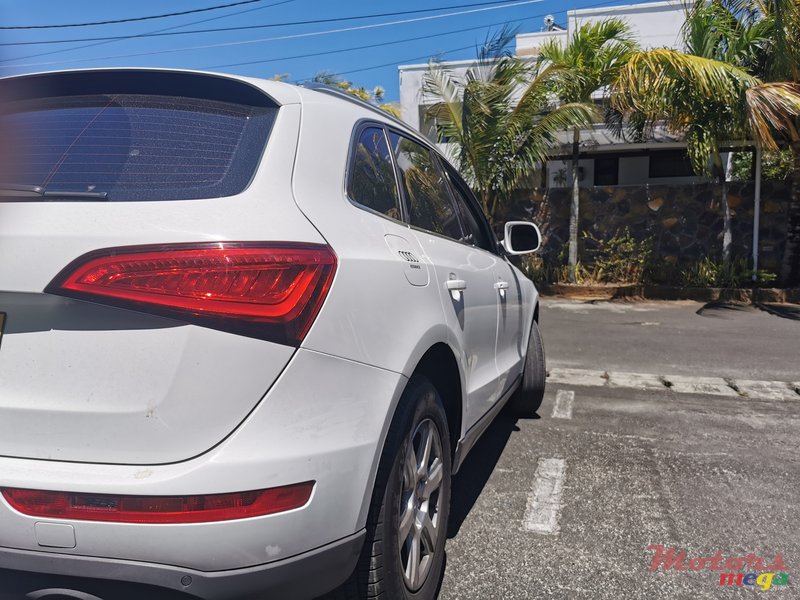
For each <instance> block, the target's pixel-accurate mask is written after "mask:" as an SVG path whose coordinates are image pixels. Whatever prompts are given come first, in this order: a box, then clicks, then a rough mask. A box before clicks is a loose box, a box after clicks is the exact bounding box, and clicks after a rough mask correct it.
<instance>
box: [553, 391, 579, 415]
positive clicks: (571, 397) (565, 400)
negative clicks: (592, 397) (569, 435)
mask: <svg viewBox="0 0 800 600" xmlns="http://www.w3.org/2000/svg"><path fill="white" fill-rule="evenodd" d="M574 401H575V392H571V391H569V390H558V391H557V392H556V403H555V406H553V414H552V415H551V416H552V418H553V419H571V418H572V403H573V402H574Z"/></svg>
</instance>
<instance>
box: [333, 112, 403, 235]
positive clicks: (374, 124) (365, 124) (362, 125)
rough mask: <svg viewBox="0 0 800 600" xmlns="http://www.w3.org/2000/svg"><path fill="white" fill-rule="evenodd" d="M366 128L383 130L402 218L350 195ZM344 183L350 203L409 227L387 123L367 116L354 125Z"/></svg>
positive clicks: (345, 195)
mask: <svg viewBox="0 0 800 600" xmlns="http://www.w3.org/2000/svg"><path fill="white" fill-rule="evenodd" d="M365 129H380V130H381V131H382V132H383V139H384V141H385V142H386V147H387V148H388V149H389V160H390V161H391V163H392V171H393V173H394V186H395V189H396V190H397V200H398V202H399V207H400V220H397V219H393V218H392V217H390V216H389V215H387V214H386V213H382V212H380V211H377V210H375V209H374V208H371V207H369V206H367V205H366V204H361V203H360V202H358V201H357V200H355V199H354V198H353V197H352V196H351V195H350V189H349V188H350V179H351V178H352V176H353V165H354V162H355V157H356V148H357V147H358V140H359V139H361V134H362V133H363V132H364V130H365ZM343 183H344V190H343V193H344V197H345V198H346V199H347V201H348V202H349V203H350V204H352V205H353V206H355V207H356V208H358V209H361V210H364V211H366V212H368V213H371V214H373V215H376V216H378V217H382V218H384V219H386V220H387V221H391V222H392V223H399V224H401V225H405V226H406V227H409V224H408V214H407V209H406V205H405V202H404V201H403V193H402V190H401V189H400V180H399V179H398V178H397V165H396V164H395V158H394V152H392V145H391V144H390V143H389V135H388V134H387V132H386V125H385V124H384V123H381V122H380V121H374V120H372V119H366V118H365V119H359V120H358V121H356V122H355V125H353V132H352V133H351V135H350V144H349V146H348V148H347V165H346V167H345V172H344V182H343Z"/></svg>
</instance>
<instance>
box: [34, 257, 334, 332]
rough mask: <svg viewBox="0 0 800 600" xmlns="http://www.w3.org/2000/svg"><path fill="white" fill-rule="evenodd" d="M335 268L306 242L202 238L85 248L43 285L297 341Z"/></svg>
mask: <svg viewBox="0 0 800 600" xmlns="http://www.w3.org/2000/svg"><path fill="white" fill-rule="evenodd" d="M335 271H336V255H335V254H334V253H333V251H332V250H331V249H330V248H329V247H327V246H319V245H311V244H289V243H287V244H276V245H270V244H250V243H247V244H245V243H224V244H223V243H203V244H192V245H169V246H157V247H154V246H140V247H127V248H111V249H106V250H100V251H97V252H92V253H89V254H86V255H84V256H82V257H80V258H79V259H77V260H76V261H74V262H73V263H72V264H70V265H69V266H68V267H67V268H66V269H64V271H62V273H61V274H59V276H58V277H56V279H55V280H54V281H53V282H52V283H51V284H50V285H49V286H48V287H47V289H46V290H45V291H47V292H49V293H53V294H60V295H65V296H71V297H75V298H80V299H85V300H92V301H95V302H103V303H106V304H113V305H117V306H122V307H124V308H137V309H140V310H145V311H148V312H161V313H164V314H166V315H168V316H173V317H174V316H177V317H179V318H181V317H182V318H186V317H193V318H194V319H190V320H198V321H200V322H201V324H206V325H208V326H211V327H216V328H217V329H224V330H226V331H235V332H237V333H243V334H244V335H251V336H252V337H260V338H264V339H273V340H275V341H279V342H282V343H299V342H300V341H302V339H303V338H304V337H305V334H306V333H307V332H308V330H309V329H310V327H311V324H312V323H313V322H314V319H315V317H316V316H317V313H318V312H319V309H320V308H321V306H322V303H323V301H324V300H325V296H326V295H327V293H328V290H329V289H330V286H331V282H332V281H333V275H334V273H335Z"/></svg>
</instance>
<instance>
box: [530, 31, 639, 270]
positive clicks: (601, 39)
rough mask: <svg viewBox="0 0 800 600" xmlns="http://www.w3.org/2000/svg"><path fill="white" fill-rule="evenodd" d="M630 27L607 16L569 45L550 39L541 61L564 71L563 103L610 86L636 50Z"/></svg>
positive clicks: (575, 189) (576, 192) (575, 159)
mask: <svg viewBox="0 0 800 600" xmlns="http://www.w3.org/2000/svg"><path fill="white" fill-rule="evenodd" d="M636 47H637V44H636V42H635V41H634V39H633V34H632V33H631V29H630V27H629V26H628V25H627V23H625V21H622V20H621V19H605V20H603V21H599V22H596V23H586V24H584V25H581V26H580V27H578V28H577V29H576V30H575V32H574V33H573V34H572V37H571V38H570V39H569V41H568V42H567V44H566V45H562V44H561V42H560V41H559V40H555V39H552V40H549V41H548V42H546V43H545V44H544V45H543V46H542V48H541V50H540V51H539V62H540V64H549V65H552V66H555V67H557V68H558V69H560V70H561V72H560V76H559V77H558V81H557V82H556V86H555V88H554V89H555V91H556V93H557V94H558V96H559V98H560V100H561V102H563V103H567V104H570V103H591V102H592V98H593V95H594V94H595V92H597V91H600V90H604V89H605V88H607V87H608V86H609V85H610V84H611V83H612V82H613V81H614V80H615V79H616V77H617V74H618V73H619V70H620V69H621V68H622V66H623V65H624V64H625V62H626V61H627V60H628V57H629V56H630V54H631V53H632V52H633V51H634V50H635V49H636ZM580 139H581V127H580V126H577V125H576V126H573V127H572V204H571V208H570V217H569V278H570V281H571V282H572V283H575V282H576V272H575V271H576V267H577V264H578V225H579V217H580V214H579V211H580V182H579V177H578V174H579V169H578V164H579V159H580Z"/></svg>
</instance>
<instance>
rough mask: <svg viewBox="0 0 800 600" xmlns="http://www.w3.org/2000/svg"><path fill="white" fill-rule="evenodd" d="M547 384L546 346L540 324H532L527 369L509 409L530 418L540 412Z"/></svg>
mask: <svg viewBox="0 0 800 600" xmlns="http://www.w3.org/2000/svg"><path fill="white" fill-rule="evenodd" d="M546 383H547V368H546V362H545V353H544V344H543V343H542V335H541V333H540V332H539V324H538V323H537V322H536V321H533V322H532V323H531V333H530V336H529V337H528V349H527V352H526V354H525V367H524V370H523V372H522V381H521V382H520V385H519V388H517V391H516V392H514V395H513V396H512V397H511V398H510V399H509V401H508V409H509V411H510V412H511V413H513V414H514V415H515V416H521V417H529V416H532V415H533V414H534V413H536V411H537V410H539V407H540V406H541V405H542V400H543V399H544V390H545V385H546Z"/></svg>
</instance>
